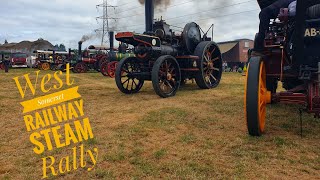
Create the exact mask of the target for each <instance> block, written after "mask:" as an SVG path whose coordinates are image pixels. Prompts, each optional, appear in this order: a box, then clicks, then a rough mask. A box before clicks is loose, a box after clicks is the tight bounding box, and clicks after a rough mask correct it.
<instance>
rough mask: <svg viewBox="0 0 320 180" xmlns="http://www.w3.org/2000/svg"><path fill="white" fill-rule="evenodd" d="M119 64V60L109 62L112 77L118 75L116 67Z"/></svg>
mask: <svg viewBox="0 0 320 180" xmlns="http://www.w3.org/2000/svg"><path fill="white" fill-rule="evenodd" d="M117 66H118V62H117V61H112V62H109V63H108V64H107V73H108V75H109V76H110V77H111V78H115V77H116V68H117Z"/></svg>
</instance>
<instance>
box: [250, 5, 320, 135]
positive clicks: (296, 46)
mask: <svg viewBox="0 0 320 180" xmlns="http://www.w3.org/2000/svg"><path fill="white" fill-rule="evenodd" d="M258 3H259V5H260V7H261V8H264V5H263V3H262V1H258ZM319 47H320V3H319V1H318V0H297V13H296V16H295V17H290V16H289V14H288V9H282V10H281V12H280V15H279V19H276V20H272V21H271V23H270V27H269V30H268V31H267V32H266V39H265V52H264V53H263V54H264V55H263V56H256V57H251V58H250V63H249V66H248V71H247V83H246V91H245V114H246V121H247V126H248V131H249V134H250V135H252V136H260V135H262V133H263V132H264V131H265V116H266V104H270V103H286V104H298V105H302V106H303V107H304V110H305V111H306V112H308V113H314V114H315V117H316V118H319V117H320V92H319V90H320V89H319V85H320V51H319ZM278 81H281V82H282V83H283V87H284V88H285V89H286V91H285V92H280V93H277V91H276V90H277V85H278Z"/></svg>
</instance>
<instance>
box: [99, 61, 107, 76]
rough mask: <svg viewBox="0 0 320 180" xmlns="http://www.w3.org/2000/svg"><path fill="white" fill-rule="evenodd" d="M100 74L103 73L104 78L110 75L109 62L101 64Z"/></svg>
mask: <svg viewBox="0 0 320 180" xmlns="http://www.w3.org/2000/svg"><path fill="white" fill-rule="evenodd" d="M100 72H101V74H102V75H104V76H109V75H108V62H103V63H102V64H101V69H100Z"/></svg>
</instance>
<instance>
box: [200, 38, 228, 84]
mask: <svg viewBox="0 0 320 180" xmlns="http://www.w3.org/2000/svg"><path fill="white" fill-rule="evenodd" d="M194 54H195V55H196V56H198V57H199V58H200V61H199V63H200V64H199V65H198V67H199V72H198V73H197V75H196V83H197V85H198V86H199V87H200V88H201V89H211V88H215V87H217V86H218V85H219V83H220V80H221V75H222V56H221V52H220V49H219V47H218V46H217V45H216V44H215V43H214V42H211V41H204V42H201V43H199V44H198V46H197V48H196V50H195V53H194Z"/></svg>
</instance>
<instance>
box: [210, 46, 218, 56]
mask: <svg viewBox="0 0 320 180" xmlns="http://www.w3.org/2000/svg"><path fill="white" fill-rule="evenodd" d="M216 49H217V48H216V47H214V48H213V50H212V51H211V52H210V54H211V55H212V54H213V52H214V51H215V50H216Z"/></svg>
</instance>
